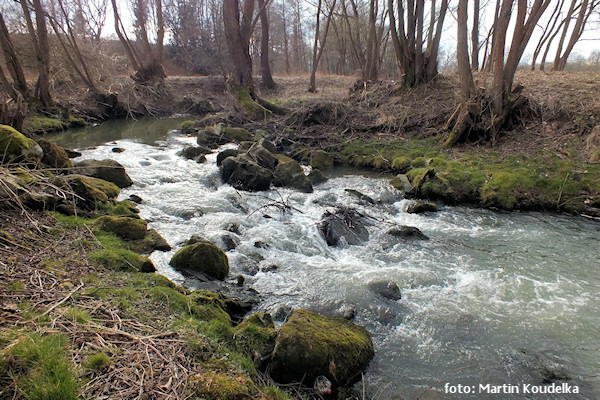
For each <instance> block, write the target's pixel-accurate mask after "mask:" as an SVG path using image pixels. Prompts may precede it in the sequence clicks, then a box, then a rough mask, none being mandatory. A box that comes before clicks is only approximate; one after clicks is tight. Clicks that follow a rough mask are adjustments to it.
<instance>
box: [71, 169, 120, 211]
mask: <svg viewBox="0 0 600 400" xmlns="http://www.w3.org/2000/svg"><path fill="white" fill-rule="evenodd" d="M64 186H65V187H63V189H67V190H72V191H73V192H74V193H75V194H76V195H77V196H79V197H81V198H82V199H83V202H84V203H87V204H90V203H93V204H95V203H98V202H104V201H107V200H109V199H114V198H116V197H117V196H118V195H119V192H120V190H119V188H118V187H117V185H115V184H114V183H112V182H107V181H105V180H103V179H98V178H93V177H90V176H83V175H76V174H72V175H66V176H65V177H64Z"/></svg>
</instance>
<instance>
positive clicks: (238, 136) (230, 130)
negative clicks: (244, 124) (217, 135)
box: [221, 126, 254, 142]
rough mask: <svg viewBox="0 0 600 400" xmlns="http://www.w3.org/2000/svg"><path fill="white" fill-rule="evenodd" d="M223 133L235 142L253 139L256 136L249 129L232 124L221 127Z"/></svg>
mask: <svg viewBox="0 0 600 400" xmlns="http://www.w3.org/2000/svg"><path fill="white" fill-rule="evenodd" d="M221 134H222V135H223V136H225V137H226V138H228V139H230V140H233V141H235V142H243V141H245V140H252V139H253V138H254V136H253V135H252V134H251V133H250V132H249V131H248V130H247V129H245V128H235V127H231V126H223V128H221Z"/></svg>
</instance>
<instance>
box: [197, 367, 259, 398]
mask: <svg viewBox="0 0 600 400" xmlns="http://www.w3.org/2000/svg"><path fill="white" fill-rule="evenodd" d="M190 383H191V384H192V386H193V388H194V393H195V395H197V396H200V398H203V399H207V400H240V399H249V398H253V397H254V396H253V392H254V384H253V382H252V380H250V378H249V377H247V376H245V375H243V374H236V375H233V376H231V375H229V374H224V373H222V372H213V371H205V372H202V373H201V374H199V375H195V376H192V377H191V378H190Z"/></svg>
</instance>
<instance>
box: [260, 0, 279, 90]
mask: <svg viewBox="0 0 600 400" xmlns="http://www.w3.org/2000/svg"><path fill="white" fill-rule="evenodd" d="M257 1H258V7H259V10H260V26H261V31H262V34H261V38H260V73H261V76H262V83H263V85H264V86H265V87H266V88H268V89H273V88H274V87H275V82H274V81H273V75H272V74H271V65H270V64H269V52H270V46H269V17H268V15H267V4H265V0H257Z"/></svg>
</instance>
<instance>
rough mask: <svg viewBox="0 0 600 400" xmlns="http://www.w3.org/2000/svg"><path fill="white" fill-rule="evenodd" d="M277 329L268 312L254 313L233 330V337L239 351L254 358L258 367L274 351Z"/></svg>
mask: <svg viewBox="0 0 600 400" xmlns="http://www.w3.org/2000/svg"><path fill="white" fill-rule="evenodd" d="M276 336H277V330H276V329H275V324H274V322H273V318H272V317H271V315H270V314H268V313H258V314H254V315H252V316H251V317H249V318H246V319H245V320H244V321H242V322H241V323H240V324H239V325H238V326H236V327H235V328H234V330H233V338H234V340H235V345H236V348H237V349H238V351H241V352H242V353H244V354H246V355H248V356H250V357H252V358H253V362H254V365H255V366H256V367H257V368H262V367H263V366H264V361H263V360H265V359H267V358H268V357H269V356H270V355H271V353H272V352H273V348H274V347H275V337H276Z"/></svg>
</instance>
